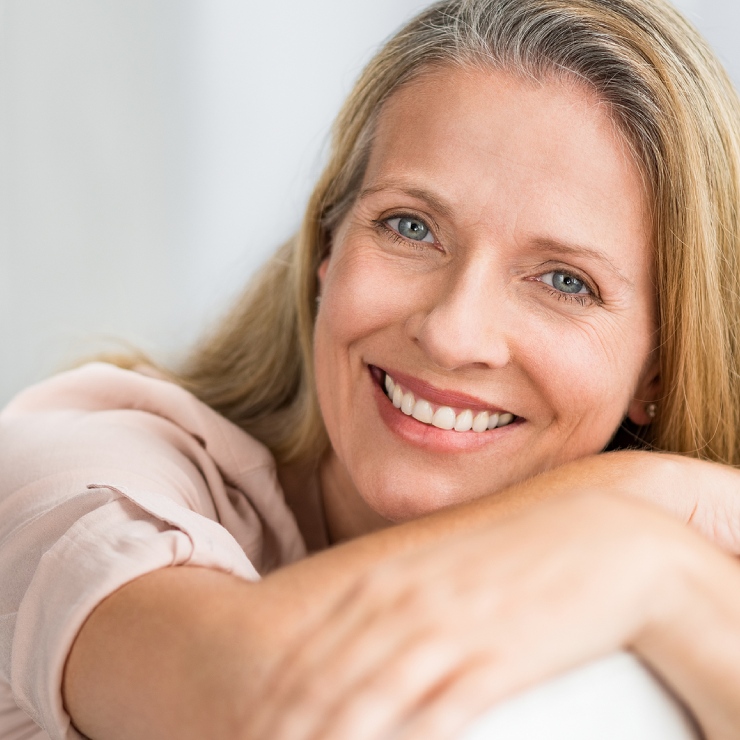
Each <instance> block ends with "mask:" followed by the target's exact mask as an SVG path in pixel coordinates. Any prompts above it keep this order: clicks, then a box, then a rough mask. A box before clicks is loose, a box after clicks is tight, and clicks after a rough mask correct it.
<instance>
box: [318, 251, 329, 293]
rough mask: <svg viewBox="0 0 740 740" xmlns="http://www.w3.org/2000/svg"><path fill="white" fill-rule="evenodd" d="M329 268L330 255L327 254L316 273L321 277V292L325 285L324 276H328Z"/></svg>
mask: <svg viewBox="0 0 740 740" xmlns="http://www.w3.org/2000/svg"><path fill="white" fill-rule="evenodd" d="M328 269H329V255H328V254H327V255H326V257H324V259H322V260H321V262H320V264H319V269H318V270H316V275H317V277H318V278H319V292H320V291H321V289H322V288H323V287H324V278H326V271H327V270H328Z"/></svg>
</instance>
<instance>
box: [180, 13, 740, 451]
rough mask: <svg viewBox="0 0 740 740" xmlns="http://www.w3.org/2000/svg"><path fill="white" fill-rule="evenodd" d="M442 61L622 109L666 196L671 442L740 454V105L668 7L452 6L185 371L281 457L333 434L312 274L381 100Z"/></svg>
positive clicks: (657, 423) (659, 429)
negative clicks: (321, 387)
mask: <svg viewBox="0 0 740 740" xmlns="http://www.w3.org/2000/svg"><path fill="white" fill-rule="evenodd" d="M435 65H464V66H469V65H477V66H481V65H482V66H483V67H484V68H495V69H505V70H509V71H512V72H514V73H517V74H524V75H527V76H533V77H535V78H538V79H540V78H542V77H543V76H545V75H550V74H552V73H553V72H554V73H556V74H558V73H563V74H567V75H570V76H573V75H575V76H577V77H578V78H580V80H582V81H583V82H584V83H585V84H587V85H589V86H591V88H592V89H593V90H595V92H596V93H597V95H598V96H599V97H600V98H601V99H602V100H603V101H604V102H605V103H606V104H607V105H608V106H609V109H610V111H611V113H612V116H613V118H614V120H615V122H616V124H617V125H618V127H619V128H620V130H621V131H622V133H623V134H624V136H625V138H626V140H627V141H628V142H629V143H630V145H631V148H632V150H633V152H634V155H635V157H636V161H637V162H638V164H639V166H640V168H641V171H642V173H643V176H644V177H645V180H646V183H647V184H648V186H649V190H650V192H651V194H652V200H653V223H654V230H655V233H654V248H655V261H656V280H657V285H656V289H657V295H658V303H659V306H658V310H659V322H660V337H659V352H660V365H661V371H660V372H661V383H662V396H661V398H660V400H659V403H658V414H657V417H656V418H655V420H654V423H653V424H652V425H651V428H650V438H649V440H650V443H651V444H652V445H653V446H654V447H655V448H658V449H662V450H668V451H673V452H678V453H683V454H688V455H692V456H699V457H704V458H707V459H712V460H719V461H723V462H727V463H732V464H736V463H738V462H740V454H739V452H738V429H739V423H740V382H739V380H738V370H739V369H740V364H739V363H738V360H739V359H740V358H739V357H738V335H737V325H738V322H740V264H738V262H739V252H740V250H739V248H738V247H739V246H740V245H739V243H738V238H739V226H740V224H739V223H738V218H739V217H738V204H739V203H740V187H739V183H740V180H739V175H740V106H739V104H738V100H737V97H736V95H735V92H734V90H733V88H732V85H731V83H730V82H729V80H728V78H727V76H726V74H725V72H724V70H723V69H722V67H721V65H720V64H719V63H718V62H717V60H716V59H715V57H714V55H713V54H712V53H711V51H710V50H709V49H708V47H707V45H706V44H705V42H704V41H703V40H702V38H701V37H700V36H699V35H698V34H697V32H696V31H695V30H694V29H693V28H692V27H691V26H690V25H689V24H688V23H687V22H686V21H685V19H684V18H683V17H682V16H681V15H680V14H679V13H678V12H677V11H676V10H675V9H674V8H673V7H672V6H671V5H669V3H668V2H667V1H666V0H444V1H443V2H438V3H435V4H434V5H432V6H430V7H429V8H428V9H426V10H425V11H423V12H422V13H421V14H420V15H418V16H417V17H416V18H415V19H413V20H412V21H411V22H409V23H408V24H407V25H406V26H405V27H404V28H402V29H401V30H400V31H399V32H398V33H397V34H396V35H395V36H393V37H392V38H391V39H390V40H389V41H388V42H387V43H386V44H385V46H384V47H383V48H382V49H381V50H380V52H379V53H378V54H377V55H376V57H375V58H374V59H373V60H372V61H371V62H370V64H369V65H368V67H367V68H366V69H365V71H364V73H363V74H362V76H361V77H360V79H359V81H358V82H357V84H356V86H355V88H354V90H353V91H352V93H351V95H350V96H349V98H348V100H347V102H346V103H345V105H344V107H343V109H342V110H341V112H340V114H339V117H338V119H337V121H336V123H335V126H334V129H333V139H332V149H331V153H330V157H329V161H328V164H327V165H326V168H325V169H324V172H323V174H322V176H321V178H320V179H319V181H318V183H317V185H316V187H315V189H314V191H313V195H312V196H311V198H310V201H309V204H308V207H307V209H306V213H305V217H304V219H303V222H302V226H301V228H300V231H299V232H298V234H297V235H296V236H295V237H294V238H293V239H292V240H291V241H290V242H289V243H288V244H286V245H284V246H283V247H282V248H281V249H280V250H279V252H278V253H277V254H276V256H275V257H274V258H273V259H272V260H271V261H270V262H269V263H268V264H267V265H266V267H265V268H264V269H263V270H262V272H261V273H260V274H259V275H258V276H257V277H256V279H254V280H253V282H252V283H251V284H250V286H248V289H247V290H246V292H245V293H244V294H243V296H242V297H241V299H240V300H239V301H238V303H237V304H236V305H235V306H234V307H233V309H232V310H231V312H230V313H229V314H228V316H227V317H226V318H225V320H223V321H222V322H221V323H220V325H218V326H217V327H216V328H215V330H214V331H213V332H211V333H210V334H208V336H207V337H206V338H205V339H204V340H203V341H202V342H201V344H200V345H199V346H197V347H196V348H195V350H194V351H193V353H192V355H191V356H190V358H189V359H188V360H187V362H186V363H185V365H184V367H183V368H182V370H181V371H180V372H179V373H177V374H175V375H174V377H175V379H176V380H177V381H178V382H180V383H181V384H182V385H183V386H185V387H186V388H188V389H189V390H191V391H192V392H193V393H195V395H197V396H198V397H199V398H201V399H202V400H203V401H205V403H207V404H209V405H210V406H211V407H213V408H214V409H216V410H217V411H219V412H220V413H222V414H224V415H225V416H226V417H227V418H229V419H231V420H232V421H234V422H235V423H236V424H238V425H239V426H241V427H242V428H243V429H245V430H246V431H247V432H249V433H250V434H252V435H254V436H255V437H257V438H258V439H260V440H261V441H263V442H264V443H265V444H266V445H267V446H268V447H269V448H270V449H271V450H272V452H273V453H274V454H275V456H276V458H277V459H278V461H279V462H291V461H303V462H307V461H311V460H316V459H318V457H319V456H320V455H321V454H322V452H323V451H324V450H325V449H326V448H327V445H328V441H327V437H326V433H325V431H324V427H323V423H322V420H321V414H320V411H319V408H318V403H317V399H316V393H315V389H314V377H313V357H312V335H313V324H314V319H315V314H316V302H315V301H316V292H317V279H316V270H317V267H318V264H319V262H320V260H321V259H322V257H323V256H324V255H325V254H326V253H327V251H328V250H329V248H330V240H331V234H332V230H333V229H334V228H335V227H336V226H337V224H338V223H339V222H340V221H341V220H342V218H343V217H344V215H345V214H346V213H347V211H348V210H349V209H350V208H351V206H352V204H353V202H354V199H355V197H356V195H357V193H358V191H359V188H360V185H361V182H362V179H363V176H364V171H365V167H366V163H367V160H368V155H369V150H370V146H371V144H372V139H373V132H374V128H375V122H376V120H377V117H378V114H379V111H380V110H381V108H382V106H383V103H384V101H386V100H387V99H388V97H389V96H390V95H392V94H393V93H394V92H395V91H396V90H398V89H399V87H400V86H401V85H404V84H405V83H408V82H409V81H410V80H412V79H414V78H415V77H417V76H418V75H420V74H422V73H424V71H426V70H428V69H429V68H430V66H435Z"/></svg>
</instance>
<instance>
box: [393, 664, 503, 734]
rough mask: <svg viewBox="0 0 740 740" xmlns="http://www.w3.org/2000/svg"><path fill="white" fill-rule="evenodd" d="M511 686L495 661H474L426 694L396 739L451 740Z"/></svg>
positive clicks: (500, 697) (400, 729) (499, 698)
mask: <svg viewBox="0 0 740 740" xmlns="http://www.w3.org/2000/svg"><path fill="white" fill-rule="evenodd" d="M504 685H506V687H507V693H508V691H510V690H511V689H510V685H508V684H505V682H503V681H502V680H501V668H500V667H498V666H496V664H495V663H494V662H492V661H488V660H484V661H475V662H471V663H468V664H467V665H465V666H464V667H462V668H461V669H460V670H459V671H458V672H457V674H456V675H455V676H451V677H450V679H449V680H448V681H447V682H446V684H444V685H441V686H440V687H439V689H438V690H437V691H435V692H433V693H430V694H428V695H427V697H426V698H425V700H424V701H423V702H421V703H420V704H418V705H417V706H416V707H415V709H414V711H413V712H412V713H411V714H410V715H409V716H408V717H407V718H406V720H405V722H404V723H403V725H402V727H400V728H399V729H398V730H397V731H396V732H395V733H394V734H393V736H392V737H393V740H448V739H452V738H456V737H459V736H460V732H461V731H462V730H463V729H464V728H465V727H467V726H468V725H470V723H471V722H473V721H474V720H475V718H476V717H478V716H480V715H481V714H482V713H483V712H485V711H486V710H487V709H489V708H490V707H492V706H493V705H494V704H495V703H496V702H497V701H499V700H501V699H502V698H504V696H505V694H504V690H503V687H504Z"/></svg>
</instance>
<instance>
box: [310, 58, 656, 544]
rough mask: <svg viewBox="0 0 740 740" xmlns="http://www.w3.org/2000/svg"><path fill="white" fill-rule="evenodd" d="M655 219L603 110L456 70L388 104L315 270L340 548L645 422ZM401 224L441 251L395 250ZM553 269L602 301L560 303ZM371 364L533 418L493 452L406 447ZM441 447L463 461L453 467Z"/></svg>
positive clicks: (427, 440) (586, 450)
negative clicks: (631, 422)
mask: <svg viewBox="0 0 740 740" xmlns="http://www.w3.org/2000/svg"><path fill="white" fill-rule="evenodd" d="M419 191H423V193H420V192H419ZM646 212H647V205H646V198H645V196H644V193H643V190H642V184H641V179H640V174H639V172H638V170H637V168H636V166H635V164H634V162H633V161H632V160H631V158H630V155H629V153H628V151H627V148H626V146H625V144H624V142H623V141H622V140H621V139H620V138H619V136H618V134H617V133H616V131H615V129H614V126H613V124H612V122H611V120H610V118H609V117H608V115H607V109H606V108H605V106H603V105H601V104H600V103H599V102H598V101H597V100H596V99H595V98H594V97H593V96H592V94H591V93H590V92H588V91H586V90H584V89H583V88H581V87H579V86H577V85H575V84H574V83H572V82H570V81H563V82H558V81H555V80H551V81H548V82H545V83H535V82H532V81H524V80H520V79H517V78H514V77H512V76H510V75H508V74H505V73H498V72H490V71H487V72H483V71H463V70H445V71H442V72H435V73H432V74H428V75H427V76H425V77H423V78H422V79H421V80H419V81H416V82H415V83H414V84H413V85H411V86H409V87H407V88H405V89H402V90H401V91H399V92H398V93H397V94H396V95H395V96H394V97H393V98H392V99H391V101H390V102H389V104H388V105H387V107H386V108H385V109H384V110H383V113H382V115H381V117H380V122H379V126H378V132H377V136H376V139H375V144H374V147H373V150H372V154H371V157H370V162H369V167H368V171H367V174H366V177H365V180H364V183H363V186H362V194H361V196H360V198H359V199H358V201H357V203H356V204H355V206H354V207H353V208H352V210H351V211H350V213H349V215H348V216H347V217H346V219H345V220H344V222H343V223H342V225H341V226H340V228H339V229H338V233H337V234H336V235H335V237H334V239H333V241H332V251H331V255H330V256H329V258H328V259H327V260H326V261H325V262H324V263H323V264H322V266H321V269H320V278H321V284H322V285H321V288H322V301H321V310H320V312H319V316H318V319H317V324H316V335H315V347H316V349H315V357H316V360H315V365H316V377H317V386H318V392H319V399H320V403H321V408H322V413H323V416H324V421H325V423H326V427H327V430H328V433H329V436H330V439H331V442H332V447H333V450H334V452H335V455H336V459H334V460H330V461H329V462H328V463H327V465H326V467H325V470H324V480H323V484H324V490H325V493H326V498H327V502H326V503H327V507H326V508H327V510H328V512H329V513H328V517H329V521H330V522H331V523H332V524H333V529H334V532H335V534H336V535H338V536H340V537H350V536H356V535H358V534H362V533H364V532H367V531H369V529H372V528H374V526H375V523H376V520H375V517H374V516H373V512H374V513H375V514H377V515H379V516H380V517H382V518H385V519H387V520H391V521H404V520H407V519H409V518H413V517H416V516H419V515H421V514H424V513H427V512H430V511H434V510H436V509H438V508H440V507H442V506H447V505H449V504H452V503H457V502H460V501H465V500H470V499H472V498H476V497H478V496H481V495H484V494H488V493H491V492H492V491H493V490H496V489H502V488H506V487H507V486H510V485H512V484H514V483H517V482H518V481H520V480H522V479H524V478H527V477H530V476H532V475H534V474H536V473H539V472H541V471H543V470H547V469H550V468H552V467H555V466H557V465H561V464H563V463H564V462H567V461H569V460H573V459H576V458H578V457H581V456H583V455H586V454H594V453H597V452H599V451H600V450H601V449H603V448H604V446H605V445H606V444H607V442H608V441H609V439H610V437H611V436H612V434H613V432H614V430H615V429H616V428H617V426H618V425H619V423H620V422H621V420H622V419H623V418H624V416H625V415H627V414H630V415H631V416H632V417H633V419H635V420H636V421H638V422H642V423H645V422H647V419H646V417H645V412H644V407H645V403H646V402H647V401H650V400H652V398H653V397H654V396H655V393H656V392H657V381H656V369H655V363H654V361H653V360H654V357H653V355H652V352H653V348H654V341H655V317H654V303H655V298H654V289H653V283H652V276H651V247H650V243H651V236H650V235H651V232H650V223H649V221H648V218H647V216H646ZM399 216H400V217H403V216H411V217H413V218H415V219H420V220H421V221H423V223H424V224H425V225H426V226H428V228H429V234H428V236H427V239H428V240H425V241H414V240H412V239H409V238H404V237H402V236H399V235H398V233H397V225H398V221H397V219H398V217H399ZM394 217H395V219H396V221H394V220H393V219H394ZM389 219H390V221H389ZM584 250H588V251H584ZM557 271H562V272H564V273H567V274H570V275H573V276H576V277H578V278H580V279H581V280H582V281H584V282H585V283H586V284H587V285H588V286H590V289H591V295H589V294H588V293H584V294H581V295H578V296H571V295H568V294H565V293H563V292H561V291H557V290H555V289H554V288H553V286H552V285H551V284H549V283H552V279H553V278H552V276H553V274H554V273H555V274H557ZM370 366H377V367H378V368H381V369H383V370H386V371H387V372H389V373H390V375H391V376H392V377H393V376H395V377H398V376H397V374H398V373H403V374H405V375H407V376H410V377H412V378H414V379H415V380H418V381H421V382H423V383H426V384H429V385H431V386H433V387H434V388H435V389H438V390H443V391H454V392H458V393H465V394H468V395H470V396H473V397H475V398H477V399H480V405H481V406H482V407H483V408H486V407H488V408H491V409H493V410H496V409H500V410H505V411H509V412H511V413H513V414H515V415H516V416H518V417H520V418H521V421H520V422H519V423H517V424H515V425H512V426H511V427H507V428H505V429H501V430H497V431H496V432H495V433H487V434H485V435H483V436H482V437H476V435H474V434H473V433H466V434H463V435H461V434H460V433H458V432H454V431H449V432H440V431H438V430H435V431H432V430H431V429H430V428H429V427H426V426H422V425H421V424H420V423H417V422H411V423H410V425H409V424H407V427H408V426H410V427H416V429H413V428H411V429H409V430H407V431H406V433H405V434H404V432H403V431H402V432H401V433H399V432H398V430H396V429H392V428H391V427H390V426H389V424H388V423H387V422H386V420H384V418H382V414H381V413H380V412H379V405H382V404H385V405H386V407H388V408H390V404H389V403H388V402H387V400H386V399H383V398H382V397H381V399H380V402H379V400H378V394H377V393H375V392H374V390H375V387H376V383H375V381H374V380H373V378H372V376H371V373H370V371H369V367H370ZM462 408H465V406H462ZM393 414H394V415H395V416H396V417H398V418H401V412H400V411H396V410H394V411H393ZM440 437H441V438H443V439H439V438H440ZM445 437H446V438H448V440H449V444H450V445H454V444H456V443H458V442H460V440H461V437H465V438H466V440H465V441H466V443H467V448H466V449H450V450H445V449H444V446H445V444H446V442H445V439H444V438H445ZM484 437H485V438H486V442H485V443H484V442H483V441H482V440H483V438H484ZM433 438H434V439H433ZM435 443H436V444H435ZM342 466H343V467H345V468H346V475H344V476H342V474H341V470H340V468H341V467H342ZM333 481H334V482H333ZM348 483H349V485H348Z"/></svg>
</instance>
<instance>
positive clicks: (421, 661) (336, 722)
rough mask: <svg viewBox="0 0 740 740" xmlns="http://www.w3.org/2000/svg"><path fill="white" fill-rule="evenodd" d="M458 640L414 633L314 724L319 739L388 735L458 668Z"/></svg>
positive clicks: (367, 739)
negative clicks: (431, 637) (410, 639)
mask: <svg viewBox="0 0 740 740" xmlns="http://www.w3.org/2000/svg"><path fill="white" fill-rule="evenodd" d="M460 664H461V650H460V646H459V645H458V644H457V643H456V642H455V641H451V640H434V639H430V638H429V637H428V636H427V635H419V636H417V637H416V639H415V641H414V642H412V643H407V644H405V645H403V646H402V648H401V649H399V650H398V651H397V652H396V653H395V654H394V655H392V656H391V657H390V658H389V659H387V660H385V661H383V662H382V663H380V664H376V665H375V667H374V669H373V670H372V671H367V672H366V673H365V675H364V676H363V678H362V680H361V681H358V682H356V683H354V684H352V685H348V686H347V689H346V690H345V691H344V692H343V694H342V696H341V698H340V699H339V700H338V701H337V702H336V704H335V705H334V706H333V707H332V710H331V711H330V712H329V713H327V715H326V719H325V721H324V722H323V723H322V724H321V725H320V726H319V727H318V731H317V735H316V737H320V738H322V740H344V739H345V738H347V737H352V738H353V740H371V739H373V738H387V737H389V736H391V735H392V733H393V732H394V731H395V730H397V729H398V727H399V725H400V724H401V723H402V722H403V721H404V720H405V718H407V717H408V716H409V715H410V714H411V713H412V712H413V711H414V708H415V707H416V706H417V705H418V704H419V702H421V701H423V699H424V697H426V696H427V695H428V694H430V693H433V692H435V691H437V690H438V689H439V687H440V686H441V685H444V684H445V683H447V682H448V681H449V679H450V676H451V675H455V674H456V673H457V671H458V670H459V669H460Z"/></svg>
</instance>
